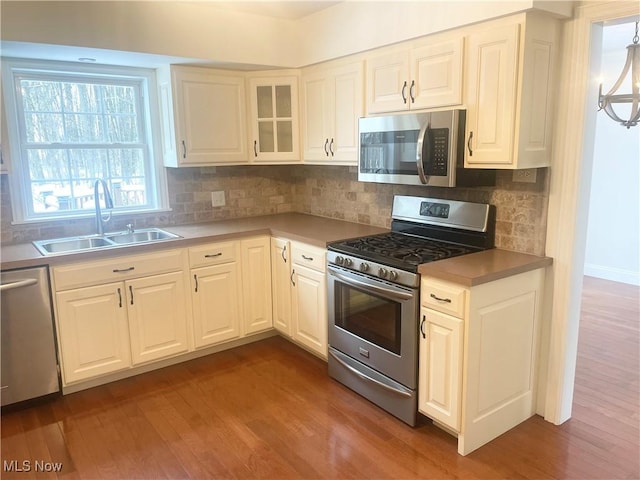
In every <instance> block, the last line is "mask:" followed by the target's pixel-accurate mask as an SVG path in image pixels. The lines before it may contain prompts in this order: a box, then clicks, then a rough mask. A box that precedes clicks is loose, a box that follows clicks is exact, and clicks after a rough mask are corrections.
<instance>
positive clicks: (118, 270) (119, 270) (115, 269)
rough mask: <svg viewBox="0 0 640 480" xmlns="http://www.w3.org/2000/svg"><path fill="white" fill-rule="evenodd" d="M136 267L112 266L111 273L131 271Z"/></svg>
mask: <svg viewBox="0 0 640 480" xmlns="http://www.w3.org/2000/svg"><path fill="white" fill-rule="evenodd" d="M135 268H136V267H129V268H114V269H113V273H124V272H132V271H134V270H135Z"/></svg>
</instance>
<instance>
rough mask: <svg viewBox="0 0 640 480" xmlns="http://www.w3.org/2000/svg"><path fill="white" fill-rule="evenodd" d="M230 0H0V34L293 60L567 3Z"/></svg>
mask: <svg viewBox="0 0 640 480" xmlns="http://www.w3.org/2000/svg"><path fill="white" fill-rule="evenodd" d="M229 3H231V2H228V1H227V2H219V1H200V2H184V1H124V2H109V1H96V2H92V1H76V2H56V1H40V2H38V1H35V2H32V1H7V0H3V1H2V2H0V12H1V18H2V28H1V30H0V34H1V36H2V41H3V42H7V41H8V42H31V43H35V44H53V45H67V46H76V47H89V48H96V49H106V50H115V51H125V52H138V53H145V54H156V55H165V56H172V57H186V58H190V59H201V60H208V61H210V62H212V63H220V64H222V65H225V66H230V65H229V64H241V65H255V66H275V67H285V68H289V67H293V68H297V67H301V66H306V65H309V64H312V63H317V62H320V61H324V60H329V59H333V58H338V57H341V56H345V55H350V54H353V53H358V52H361V51H365V50H368V49H372V48H376V47H380V46H382V45H387V44H391V43H395V42H399V41H403V40H407V39H410V38H414V37H418V36H423V35H428V34H430V33H435V32H439V31H443V30H446V29H451V28H455V27H459V26H463V25H467V24H470V23H475V22H480V21H483V20H487V19H491V18H495V17H499V16H503V15H509V14H514V13H518V12H521V11H525V10H528V9H532V8H535V9H540V10H551V11H552V13H559V14H561V15H562V14H564V15H570V13H571V7H570V4H571V2H566V1H562V2H560V1H558V2H540V1H537V0H509V1H505V0H503V1H495V0H494V1H490V0H482V1H456V2H447V1H443V0H437V1H436V0H418V1H409V2H406V1H344V2H341V3H338V4H336V5H334V6H332V7H329V8H326V9H324V10H321V11H320V12H317V13H315V14H311V15H308V16H306V17H303V18H301V19H297V20H290V19H284V18H273V17H266V16H260V15H254V14H251V13H246V11H236V10H234V9H232V8H231V9H229V8H220V7H221V4H229ZM258 5H259V3H258ZM552 7H553V8H552ZM257 8H258V9H259V7H257Z"/></svg>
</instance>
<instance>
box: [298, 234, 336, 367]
mask: <svg viewBox="0 0 640 480" xmlns="http://www.w3.org/2000/svg"><path fill="white" fill-rule="evenodd" d="M291 251H292V252H291V253H292V258H293V263H292V265H291V268H292V271H291V283H292V288H291V299H292V304H291V312H292V318H291V320H292V328H293V331H292V338H293V339H294V340H295V341H296V342H298V343H300V344H301V345H304V346H305V347H307V348H308V349H310V350H311V351H313V352H315V353H317V354H319V355H320V356H321V357H322V358H325V359H326V358H327V329H328V318H327V274H326V271H325V263H326V251H325V250H324V249H320V248H317V247H312V246H310V245H304V244H299V243H297V242H291Z"/></svg>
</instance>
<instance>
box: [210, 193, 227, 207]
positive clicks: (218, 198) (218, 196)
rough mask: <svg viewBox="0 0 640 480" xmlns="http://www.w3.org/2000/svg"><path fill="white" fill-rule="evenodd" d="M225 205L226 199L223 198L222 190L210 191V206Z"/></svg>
mask: <svg viewBox="0 0 640 480" xmlns="http://www.w3.org/2000/svg"><path fill="white" fill-rule="evenodd" d="M225 205H226V201H225V198H224V190H219V191H217V192H211V206H212V207H224V206H225Z"/></svg>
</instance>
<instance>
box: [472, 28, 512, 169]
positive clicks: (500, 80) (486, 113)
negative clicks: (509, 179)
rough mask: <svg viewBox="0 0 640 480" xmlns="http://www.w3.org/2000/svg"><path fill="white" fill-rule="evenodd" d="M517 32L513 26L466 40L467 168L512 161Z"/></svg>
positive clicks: (478, 34)
mask: <svg viewBox="0 0 640 480" xmlns="http://www.w3.org/2000/svg"><path fill="white" fill-rule="evenodd" d="M519 33H520V25H518V24H514V25H507V26H505V27H500V28H495V29H492V30H489V31H486V32H481V33H477V34H474V35H471V36H470V37H469V61H468V64H467V85H468V96H467V127H466V130H467V145H468V147H469V151H467V154H466V155H465V159H466V162H467V163H468V164H470V165H474V164H483V163H491V164H509V163H511V162H512V161H513V154H514V143H513V142H514V132H515V112H516V89H517V80H518V79H517V76H518V69H517V67H518V45H519ZM469 137H471V138H469Z"/></svg>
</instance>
